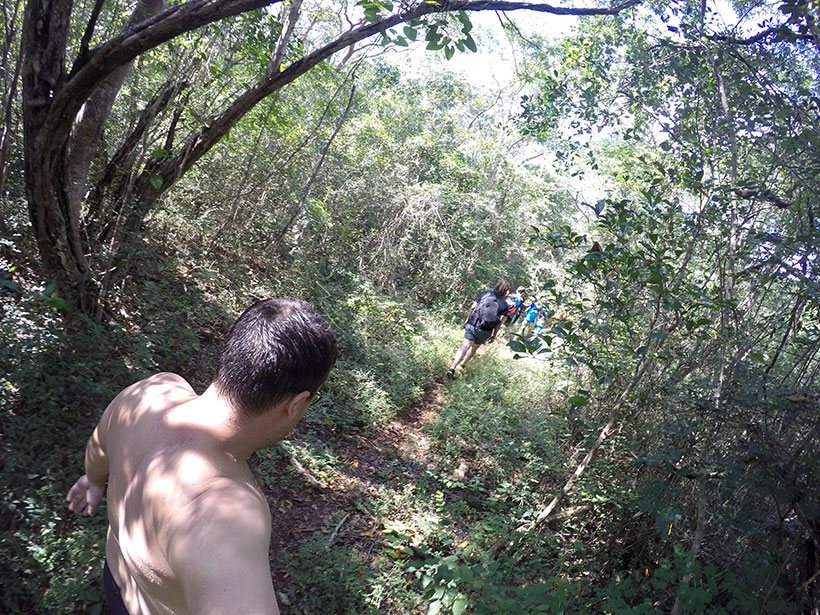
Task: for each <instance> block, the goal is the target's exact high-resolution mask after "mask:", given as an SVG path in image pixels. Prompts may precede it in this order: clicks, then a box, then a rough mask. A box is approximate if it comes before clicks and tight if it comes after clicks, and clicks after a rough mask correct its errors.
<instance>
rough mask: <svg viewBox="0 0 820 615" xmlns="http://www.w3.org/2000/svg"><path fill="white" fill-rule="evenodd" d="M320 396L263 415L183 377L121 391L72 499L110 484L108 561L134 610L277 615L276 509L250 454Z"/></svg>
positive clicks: (76, 504) (88, 505) (82, 510)
mask: <svg viewBox="0 0 820 615" xmlns="http://www.w3.org/2000/svg"><path fill="white" fill-rule="evenodd" d="M310 400H311V393H310V392H309V391H303V392H301V393H298V394H294V395H291V396H289V397H287V398H286V399H285V400H284V401H282V402H280V403H279V404H278V405H276V406H274V407H273V408H271V409H270V410H269V411H267V412H265V413H263V414H261V415H259V416H254V417H249V416H247V415H245V414H243V413H242V412H241V411H240V410H239V409H237V408H234V407H233V406H232V405H231V404H230V403H229V402H228V401H227V400H226V399H224V398H223V397H222V396H221V395H220V394H219V392H218V391H217V389H216V387H214V386H213V385H212V386H210V387H209V388H208V389H207V390H206V391H205V392H204V393H203V394H202V395H197V394H196V393H195V392H194V390H193V389H192V388H191V386H190V385H189V384H188V382H186V381H185V379H183V378H182V377H180V376H177V375H176V374H169V373H163V374H157V375H155V376H152V377H150V378H147V379H146V380H142V381H141V382H138V383H136V384H134V385H132V386H130V387H128V388H127V389H125V390H124V391H122V392H121V393H120V394H119V395H118V396H117V397H116V398H115V399H114V401H112V402H111V404H110V405H109V406H108V408H107V409H106V410H105V412H104V413H103V416H102V418H101V419H100V422H99V424H98V425H97V427H96V429H95V430H94V433H93V434H92V436H91V438H90V439H89V441H88V445H87V447H86V455H85V474H84V475H83V476H81V477H80V478H79V479H78V480H77V482H76V483H75V484H74V485H73V486H72V487H71V489H70V490H69V492H68V496H67V497H66V499H67V501H68V502H69V505H68V507H69V509H70V510H71V511H73V512H75V513H77V514H80V515H86V516H88V515H92V514H94V512H95V511H96V510H97V508H98V506H99V504H100V501H101V500H102V496H103V493H104V492H105V489H106V481H107V498H108V522H109V528H108V538H107V542H106V557H107V560H108V565H109V567H110V568H111V572H112V574H113V576H114V579H115V580H116V582H117V585H118V586H119V587H120V590H121V591H122V595H123V599H124V601H125V604H126V606H127V608H128V611H129V613H131V614H139V613H195V614H208V613H243V614H253V613H278V612H279V609H278V606H277V603H276V595H275V593H274V589H273V582H272V580H271V574H270V564H269V560H268V548H269V544H270V528H271V523H270V510H269V508H268V504H267V501H266V500H265V498H264V496H263V495H262V493H261V492H260V490H259V488H258V487H257V485H256V483H255V481H254V479H253V477H252V475H251V472H250V470H249V468H248V465H247V463H246V459H247V458H248V457H249V456H250V455H251V454H252V453H253V452H255V451H256V450H258V449H260V448H264V447H267V446H270V445H272V444H274V443H275V442H277V441H278V440H281V439H282V438H284V437H285V436H286V435H287V434H288V433H289V432H290V431H291V429H293V427H294V426H295V425H296V423H298V422H299V420H300V419H301V418H302V416H303V415H304V413H305V412H306V410H307V408H308V406H309V404H310Z"/></svg>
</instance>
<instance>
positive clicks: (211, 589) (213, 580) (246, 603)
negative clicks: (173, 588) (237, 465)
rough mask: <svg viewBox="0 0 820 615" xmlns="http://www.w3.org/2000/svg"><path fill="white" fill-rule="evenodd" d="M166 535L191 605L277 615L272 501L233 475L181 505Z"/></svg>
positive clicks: (206, 610) (207, 610)
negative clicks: (272, 561)
mask: <svg viewBox="0 0 820 615" xmlns="http://www.w3.org/2000/svg"><path fill="white" fill-rule="evenodd" d="M173 526H174V527H173V528H172V529H171V530H170V531H169V532H168V535H167V548H166V552H167V558H168V562H169V563H170V565H171V569H172V571H173V573H174V576H175V577H176V580H177V581H178V582H179V584H180V586H181V588H182V592H183V595H184V596H185V602H186V605H187V610H188V611H189V612H191V613H198V614H201V615H208V614H211V613H213V614H215V615H216V614H222V613H243V614H248V615H256V614H259V615H262V614H264V615H270V614H271V613H275V614H277V615H278V613H279V606H278V604H277V602H276V594H275V593H274V590H273V580H272V579H271V572H270V562H269V560H268V550H269V548H270V512H269V510H268V504H267V502H266V501H264V500H263V499H262V497H261V496H260V495H259V494H257V493H255V492H254V491H252V490H251V488H250V487H248V486H246V485H242V484H237V483H236V482H234V481H232V480H229V479H220V480H219V481H218V482H216V483H212V484H211V485H210V487H209V489H208V491H207V492H205V493H203V494H202V495H200V496H199V497H197V498H195V500H194V501H193V502H191V503H190V504H189V505H188V506H186V507H185V508H183V509H181V510H180V511H179V513H178V514H177V516H176V518H175V519H174V522H173Z"/></svg>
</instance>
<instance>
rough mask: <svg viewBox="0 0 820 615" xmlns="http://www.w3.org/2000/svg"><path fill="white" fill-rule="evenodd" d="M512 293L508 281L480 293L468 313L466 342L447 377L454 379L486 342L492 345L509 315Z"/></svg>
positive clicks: (462, 345) (499, 282)
mask: <svg viewBox="0 0 820 615" xmlns="http://www.w3.org/2000/svg"><path fill="white" fill-rule="evenodd" d="M509 292H510V284H509V282H507V280H499V281H498V283H497V284H496V285H495V287H493V289H492V290H485V291H484V292H481V293H478V296H477V297H476V298H475V301H473V304H472V305H471V306H470V311H469V312H467V322H466V323H465V324H464V341H463V342H462V343H461V346H460V347H459V349H458V351H457V352H456V356H455V358H454V359H453V364H452V366H451V367H450V369H448V370H447V375H448V376H449V377H450V378H454V377H455V375H456V369H457V368H458V366H459V365H460V366H461V367H462V369H463V368H464V366H465V365H467V363H468V362H469V360H470V359H472V358H473V355H475V353H476V350H478V347H479V346H481V344H484V343H485V342H486V343H488V344H490V343H492V342H493V340H495V336H496V334H497V333H498V330H499V329H500V328H501V325H502V324H503V322H504V318H505V314H506V313H507V301H506V297H507V295H508V294H509Z"/></svg>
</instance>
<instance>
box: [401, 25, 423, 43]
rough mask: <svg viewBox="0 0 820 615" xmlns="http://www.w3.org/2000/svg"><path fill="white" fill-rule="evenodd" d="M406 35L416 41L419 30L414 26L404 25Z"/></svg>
mask: <svg viewBox="0 0 820 615" xmlns="http://www.w3.org/2000/svg"><path fill="white" fill-rule="evenodd" d="M403 32H404V35H405V36H406V37H407V39H408V40H411V41H414V40H416V37H417V36H418V34H419V31H418V30H416V29H415V28H413V27H412V26H404V30H403Z"/></svg>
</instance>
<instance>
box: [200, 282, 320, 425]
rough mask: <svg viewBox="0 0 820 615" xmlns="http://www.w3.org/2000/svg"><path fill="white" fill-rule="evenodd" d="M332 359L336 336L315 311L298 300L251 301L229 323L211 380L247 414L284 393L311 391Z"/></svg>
mask: <svg viewBox="0 0 820 615" xmlns="http://www.w3.org/2000/svg"><path fill="white" fill-rule="evenodd" d="M335 362H336V338H335V336H334V335H333V332H332V331H331V330H330V326H329V325H328V323H327V322H326V321H325V320H324V319H323V318H322V317H321V316H320V315H319V313H318V312H317V311H316V309H315V308H314V307H313V306H312V305H310V304H309V303H306V302H304V301H300V300H299V299H291V298H281V299H263V300H262V301H257V302H256V303H254V304H253V305H252V306H251V307H249V308H248V309H247V310H245V311H244V312H243V313H242V315H241V316H240V317H239V318H238V319H237V320H236V322H235V323H234V324H233V326H231V329H230V331H228V335H227V337H226V338H225V341H224V342H223V344H222V352H221V354H220V355H219V367H218V368H217V373H216V377H215V378H214V384H215V385H216V386H217V389H218V391H219V392H220V394H222V395H224V396H225V397H227V398H228V399H229V400H230V401H231V402H232V403H233V404H235V405H236V406H238V407H239V408H240V409H241V410H242V411H243V412H245V413H246V414H248V415H258V414H262V413H263V412H265V411H266V410H270V409H271V408H272V407H273V406H275V405H276V404H278V403H279V402H281V401H282V400H284V399H285V398H286V397H287V396H288V395H293V394H299V393H301V392H302V391H310V392H311V393H316V391H318V390H319V387H320V386H322V383H323V382H324V381H325V379H327V375H328V373H329V372H330V368H331V367H333V364H334V363H335Z"/></svg>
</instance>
